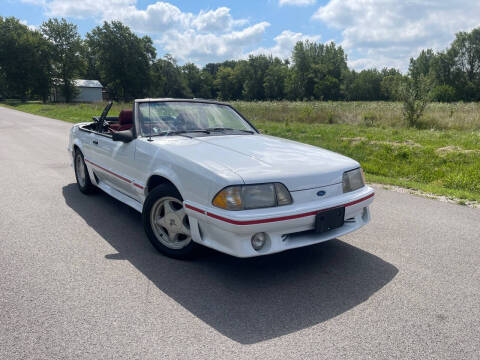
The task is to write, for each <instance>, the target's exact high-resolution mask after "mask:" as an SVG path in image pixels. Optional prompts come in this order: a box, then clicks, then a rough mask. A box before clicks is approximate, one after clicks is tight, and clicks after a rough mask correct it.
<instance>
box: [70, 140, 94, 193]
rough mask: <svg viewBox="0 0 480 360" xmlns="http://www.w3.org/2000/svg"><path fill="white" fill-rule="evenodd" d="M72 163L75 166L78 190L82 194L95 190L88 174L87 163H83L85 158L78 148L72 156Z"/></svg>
mask: <svg viewBox="0 0 480 360" xmlns="http://www.w3.org/2000/svg"><path fill="white" fill-rule="evenodd" d="M73 164H74V167H75V177H76V179H77V185H78V188H79V189H80V191H81V192H82V193H84V194H91V193H93V192H94V191H95V186H94V185H93V184H92V182H91V181H90V175H89V174H88V169H87V165H85V159H84V158H83V154H82V152H81V151H80V150H78V149H76V150H75V155H74V158H73Z"/></svg>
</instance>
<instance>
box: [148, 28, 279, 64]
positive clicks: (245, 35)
mask: <svg viewBox="0 0 480 360" xmlns="http://www.w3.org/2000/svg"><path fill="white" fill-rule="evenodd" d="M268 26H270V24H269V23H267V22H261V23H258V24H255V25H252V26H249V27H247V28H245V29H243V30H241V31H233V32H228V33H225V34H214V33H206V34H199V33H197V32H196V31H195V30H193V29H190V30H186V31H183V32H180V31H171V32H168V33H166V34H165V35H164V36H163V37H162V38H161V39H159V40H157V41H156V43H158V44H160V45H162V47H163V48H164V49H165V50H166V51H167V52H169V53H171V54H173V55H174V56H175V57H177V58H178V59H180V60H181V61H192V62H195V63H200V64H204V63H206V62H215V61H222V60H227V59H238V58H241V57H243V56H244V53H245V51H246V50H247V49H248V47H249V46H251V45H252V44H257V43H259V42H260V41H261V40H262V38H263V34H264V32H265V30H266V28H267V27H268Z"/></svg>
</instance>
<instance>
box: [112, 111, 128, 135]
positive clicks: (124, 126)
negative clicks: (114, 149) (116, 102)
mask: <svg viewBox="0 0 480 360" xmlns="http://www.w3.org/2000/svg"><path fill="white" fill-rule="evenodd" d="M132 126H133V113H132V110H130V109H128V110H122V111H120V114H119V115H118V124H112V125H110V129H111V130H112V131H123V130H129V129H131V128H132Z"/></svg>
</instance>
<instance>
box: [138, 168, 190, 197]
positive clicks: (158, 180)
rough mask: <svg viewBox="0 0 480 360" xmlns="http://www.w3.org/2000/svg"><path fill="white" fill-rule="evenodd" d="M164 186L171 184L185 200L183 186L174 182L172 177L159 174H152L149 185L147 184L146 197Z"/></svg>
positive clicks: (148, 181)
mask: <svg viewBox="0 0 480 360" xmlns="http://www.w3.org/2000/svg"><path fill="white" fill-rule="evenodd" d="M162 184H169V185H171V186H173V187H174V188H175V189H176V190H177V191H178V192H179V193H180V195H181V196H182V199H185V197H184V195H183V191H182V188H181V186H178V185H177V184H178V182H174V181H172V180H171V179H170V177H168V176H165V175H164V174H158V173H155V174H152V175H151V176H150V177H149V178H148V180H147V183H146V184H145V195H146V196H148V194H149V193H150V192H151V191H152V190H153V189H155V188H156V187H157V186H159V185H162Z"/></svg>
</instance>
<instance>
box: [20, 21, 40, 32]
mask: <svg viewBox="0 0 480 360" xmlns="http://www.w3.org/2000/svg"><path fill="white" fill-rule="evenodd" d="M20 24H23V25H25V26H27V27H28V28H29V29H30V30H32V31H35V30H38V28H37V26H36V25H31V24H30V25H29V24H28V22H27V20H20Z"/></svg>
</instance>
